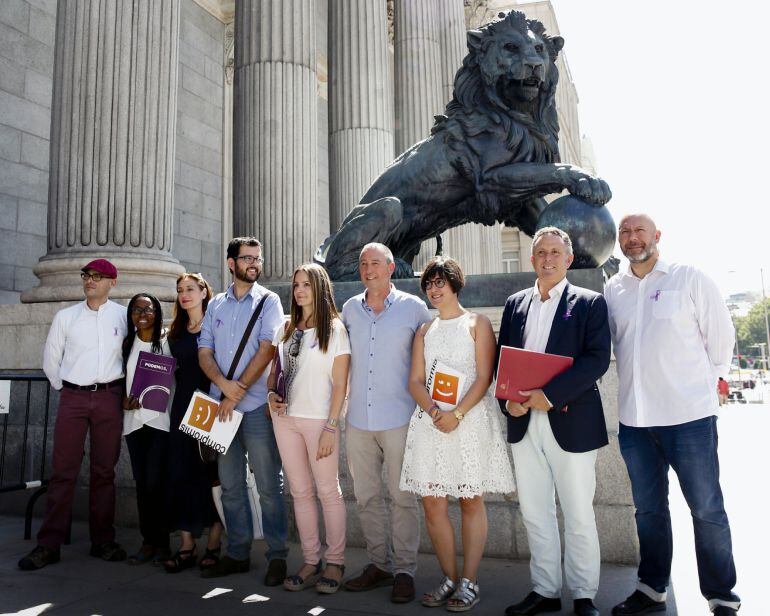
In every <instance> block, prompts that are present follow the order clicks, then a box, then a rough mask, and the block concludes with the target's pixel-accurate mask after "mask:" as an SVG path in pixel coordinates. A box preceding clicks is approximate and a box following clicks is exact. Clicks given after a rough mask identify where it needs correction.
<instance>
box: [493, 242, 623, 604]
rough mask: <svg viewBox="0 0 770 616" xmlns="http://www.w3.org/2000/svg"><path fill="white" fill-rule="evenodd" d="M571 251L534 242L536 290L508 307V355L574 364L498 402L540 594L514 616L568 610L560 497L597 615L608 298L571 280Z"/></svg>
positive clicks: (569, 568)
mask: <svg viewBox="0 0 770 616" xmlns="http://www.w3.org/2000/svg"><path fill="white" fill-rule="evenodd" d="M572 260H573V254H572V242H571V241H570V238H569V236H568V235H567V234H566V233H565V232H564V231H562V230H561V229H557V228H556V227H545V228H543V229H540V230H539V231H538V232H537V233H536V234H535V237H534V238H533V242H532V256H531V261H532V265H533V267H534V269H535V273H536V274H537V281H536V282H535V285H534V287H532V288H530V289H525V290H523V291H520V292H518V293H516V294H514V295H512V296H511V297H509V298H508V301H507V302H506V304H505V310H504V311H503V318H502V321H501V324H500V337H499V340H498V355H499V349H500V346H502V345H505V346H511V347H518V348H522V349H527V350H530V351H536V352H540V353H551V354H554V355H566V356H569V357H572V358H573V364H572V367H570V368H569V369H567V370H566V371H565V372H563V373H561V374H559V375H558V376H556V377H554V378H553V379H551V380H550V381H549V382H548V383H547V384H546V385H544V386H543V388H542V389H534V390H532V391H523V392H520V393H521V394H522V395H524V396H527V400H525V401H524V402H522V403H518V402H513V401H508V402H506V401H505V400H500V408H501V409H502V410H503V412H504V413H505V414H506V417H507V420H508V442H509V443H511V451H512V452H513V460H514V466H515V470H516V483H517V485H518V493H519V505H520V507H521V512H522V516H523V518H524V525H525V526H526V528H527V537H528V540H529V548H530V553H531V559H530V575H531V578H532V586H533V590H532V592H531V593H530V594H529V595H527V597H526V598H525V599H524V600H523V601H521V602H519V603H517V604H515V605H511V606H510V607H508V609H506V612H505V613H506V615H507V616H513V615H515V614H540V613H544V612H558V611H560V610H561V599H560V597H561V587H562V566H561V546H560V541H559V529H558V525H557V520H556V502H555V496H554V488H555V490H556V492H558V494H559V502H560V504H561V508H562V512H563V514H564V523H565V533H564V542H565V550H564V574H565V578H566V582H567V587H568V588H569V590H570V592H571V594H572V597H573V600H574V612H575V614H578V615H579V616H593V615H598V614H599V612H598V610H597V609H596V607H595V606H594V604H593V599H594V597H595V596H596V592H597V590H598V587H599V566H600V557H599V538H598V534H597V531H596V521H595V518H594V511H593V498H594V491H595V488H596V474H595V465H596V457H597V450H598V449H599V448H600V447H603V446H604V445H606V444H607V442H608V440H607V426H606V424H605V421H604V411H603V409H602V400H601V397H600V396H599V389H598V387H597V385H596V381H597V379H599V378H600V377H601V376H602V375H603V374H604V373H605V372H606V371H607V368H608V367H609V364H610V330H609V325H608V321H607V304H606V303H605V301H604V297H603V296H602V295H600V294H599V293H595V292H593V291H590V290H588V289H584V288H581V287H576V286H573V285H571V284H569V282H568V281H567V278H566V274H567V269H568V268H569V266H570V265H571V264H572Z"/></svg>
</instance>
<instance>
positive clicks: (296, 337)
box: [289, 329, 305, 357]
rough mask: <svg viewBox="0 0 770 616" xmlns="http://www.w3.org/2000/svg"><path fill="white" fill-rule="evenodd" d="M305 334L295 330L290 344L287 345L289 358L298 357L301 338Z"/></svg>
mask: <svg viewBox="0 0 770 616" xmlns="http://www.w3.org/2000/svg"><path fill="white" fill-rule="evenodd" d="M304 335H305V332H304V331H303V330H301V329H295V330H294V333H293V334H292V335H291V342H290V343H289V356H290V357H296V356H297V355H299V350H300V348H301V347H302V336H304Z"/></svg>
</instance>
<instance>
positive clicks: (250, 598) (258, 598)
mask: <svg viewBox="0 0 770 616" xmlns="http://www.w3.org/2000/svg"><path fill="white" fill-rule="evenodd" d="M262 601H270V597H264V596H262V595H249V596H248V597H245V598H244V599H243V603H260V602H262Z"/></svg>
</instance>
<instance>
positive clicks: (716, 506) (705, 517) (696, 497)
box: [619, 416, 739, 602]
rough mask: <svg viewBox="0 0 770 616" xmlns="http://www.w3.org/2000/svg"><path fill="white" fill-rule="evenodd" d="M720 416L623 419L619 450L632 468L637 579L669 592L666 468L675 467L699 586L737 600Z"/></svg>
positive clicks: (713, 596)
mask: <svg viewBox="0 0 770 616" xmlns="http://www.w3.org/2000/svg"><path fill="white" fill-rule="evenodd" d="M716 421H717V418H716V417H714V416H711V417H705V418H703V419H698V420H696V421H690V422H688V423H685V424H679V425H675V426H660V427H653V428H633V427H630V426H625V425H623V424H620V434H619V441H620V452H621V453H622V454H623V459H624V460H625V462H626V466H627V467H628V475H629V477H630V478H631V491H632V492H633V496H634V505H635V506H636V530H637V533H638V535H639V550H640V563H639V581H640V582H642V583H643V584H646V585H647V586H649V587H651V588H652V589H654V590H655V591H656V592H659V593H662V592H665V590H666V586H668V583H669V576H670V574H671V554H672V544H673V539H672V535H671V516H670V513H669V509H668V469H669V466H671V468H673V469H674V472H675V473H676V475H677V477H678V479H679V485H680V486H681V488H682V494H683V495H684V497H685V500H686V501H687V505H688V506H689V507H690V513H691V514H692V520H693V527H694V529H695V556H696V558H697V562H698V579H699V580H700V590H701V593H702V594H703V596H704V597H706V599H709V600H711V599H716V600H720V601H730V602H732V601H739V599H738V597H737V596H736V595H735V594H734V593H733V592H732V589H733V587H734V586H735V563H734V562H733V550H732V540H731V538H730V524H729V522H728V521H727V514H726V513H725V508H724V501H723V499H722V488H721V487H720V486H719V457H718V455H717V441H718V437H717V425H716Z"/></svg>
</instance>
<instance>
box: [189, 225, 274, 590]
mask: <svg viewBox="0 0 770 616" xmlns="http://www.w3.org/2000/svg"><path fill="white" fill-rule="evenodd" d="M263 262H264V259H263V257H262V244H261V243H260V241H259V240H258V239H257V238H255V237H236V238H235V239H233V240H231V241H230V244H229V245H228V247H227V265H228V267H229V268H230V271H231V272H232V274H233V283H232V284H231V285H230V286H229V287H228V289H227V291H225V292H224V293H220V294H219V295H217V296H216V297H214V298H213V299H212V300H211V301H210V302H209V305H208V308H207V310H206V314H205V316H204V318H203V324H202V325H201V334H200V338H199V339H198V360H199V362H200V366H201V369H202V370H203V372H204V373H205V374H206V376H207V377H208V378H209V379H210V380H211V390H210V392H209V393H210V394H211V395H212V396H213V397H215V398H217V397H220V395H221V398H222V401H221V403H220V405H219V419H220V421H230V419H231V418H232V415H233V411H234V410H235V409H236V407H237V409H238V411H240V412H241V413H243V419H242V421H241V425H240V426H239V427H238V432H237V433H236V435H235V438H234V439H233V442H232V444H231V445H230V448H229V449H228V451H227V454H226V455H220V456H219V462H218V466H219V481H220V483H221V484H222V508H223V509H224V514H225V523H226V526H227V538H228V542H227V555H226V556H225V557H224V558H222V560H220V561H219V562H218V563H217V564H216V565H214V566H213V567H211V568H209V569H206V570H205V571H203V577H220V576H224V575H229V574H231V573H242V572H245V571H248V570H249V567H250V562H251V561H250V553H251V542H252V538H253V536H252V532H253V531H252V522H251V519H250V515H249V501H248V493H247V488H246V458H245V456H246V454H248V459H249V465H250V466H251V468H252V470H253V471H254V479H255V481H256V484H257V490H258V491H259V500H260V506H261V508H262V525H263V530H264V535H265V541H266V542H267V554H266V556H267V560H268V563H269V564H268V568H267V573H266V575H265V584H266V585H267V586H278V585H279V584H282V583H283V580H284V578H285V577H286V556H287V555H288V553H289V550H288V548H287V547H286V535H287V532H288V521H287V518H286V505H285V504H284V499H283V475H282V473H281V458H280V456H279V454H278V446H277V444H276V442H275V434H274V433H273V424H272V422H271V421H270V417H269V413H268V411H267V375H268V372H269V371H265V368H266V367H267V366H268V364H269V363H270V361H271V360H272V359H273V352H274V351H273V346H272V342H273V338H274V337H275V332H276V331H277V329H278V328H279V327H281V326H282V325H283V307H282V306H281V300H280V299H279V298H278V296H277V295H276V294H275V293H272V292H271V291H268V290H267V289H266V288H265V287H263V286H261V285H259V284H258V283H257V280H259V276H260V275H261V273H262V264H263ZM260 306H261V311H260V313H259V316H258V318H257V320H256V323H255V324H254V329H253V330H252V331H251V334H250V335H249V336H248V340H247V341H246V345H245V347H244V350H243V354H242V355H241V357H240V359H239V360H238V363H237V365H236V367H235V371H234V372H233V374H232V378H227V376H226V375H227V374H228V370H229V369H230V365H231V364H232V363H233V358H234V357H235V355H236V354H237V349H238V347H239V345H240V344H241V340H242V339H243V337H244V334H245V333H246V328H247V326H248V324H249V321H250V320H251V319H252V315H254V313H255V311H256V310H260Z"/></svg>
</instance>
